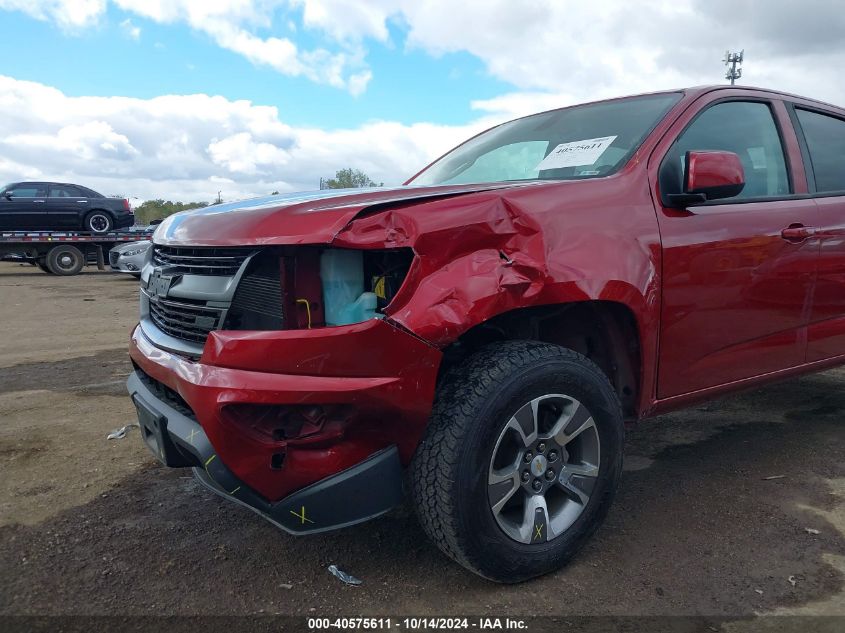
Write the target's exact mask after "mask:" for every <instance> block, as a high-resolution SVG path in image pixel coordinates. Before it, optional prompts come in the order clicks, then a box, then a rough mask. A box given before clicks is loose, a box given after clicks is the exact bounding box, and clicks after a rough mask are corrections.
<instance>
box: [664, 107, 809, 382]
mask: <svg viewBox="0 0 845 633" xmlns="http://www.w3.org/2000/svg"><path fill="white" fill-rule="evenodd" d="M722 94H723V93H722ZM735 94H736V93H735ZM740 94H741V93H740ZM702 101H703V103H702ZM702 101H699V102H698V103H697V104H696V106H697V108H696V111H695V113H694V114H692V115H690V114H685V115H684V116H683V117H682V119H681V120H679V121H678V122H677V123H676V127H675V128H673V131H672V132H670V134H674V135H675V137H676V140H675V141H674V143H673V144H672V145H671V146H670V147H669V149H668V151H666V153H665V154H664V156H663V157H662V162H661V167H660V170H661V171H660V173H661V178H660V182H661V184H663V183H664V179H663V177H662V175H663V173H664V172H663V170H664V169H669V168H671V167H672V164H671V162H670V161H675V165H678V164H679V163H680V164H681V165H682V164H683V161H684V160H685V153H686V152H687V151H694V150H724V151H730V152H734V153H736V154H737V155H738V156H739V157H740V160H741V162H742V165H743V168H744V171H745V183H746V184H745V187H744V189H743V190H742V192H741V193H740V194H739V195H737V196H735V197H733V198H727V199H722V200H714V201H712V202H707V203H705V204H703V205H700V206H692V207H687V208H674V207H673V206H668V205H667V203H666V202H665V195H664V196H661V195H660V193H658V195H657V196H656V202H657V214H658V222H659V225H660V232H661V240H662V244H663V251H662V252H663V305H662V308H661V323H660V349H659V355H658V386H657V392H658V398H668V397H671V396H676V395H681V394H685V393H690V392H693V391H697V390H700V389H706V388H708V387H715V386H718V385H723V384H727V383H731V382H734V381H738V380H742V379H745V378H751V377H754V376H759V375H762V374H766V373H768V372H773V371H777V370H780V369H786V368H789V367H794V366H796V365H801V364H802V363H804V357H805V353H806V348H807V325H808V322H809V317H810V310H811V306H812V294H813V288H814V284H815V277H816V265H817V258H818V248H819V242H818V239H817V238H815V237H814V236H813V227H815V226H816V221H817V210H816V207H815V203H814V201H813V200H811V199H809V198H808V197H807V196H806V195H804V196H801V197H799V196H796V195H795V193H794V189H795V188H794V187H793V185H792V183H791V178H790V170H789V165H790V164H791V163H790V161H789V159H788V157H787V153H786V152H785V151H784V145H783V141H782V134H781V132H782V129H783V126H789V125H790V124H789V119H788V117H787V116H786V110H785V109H784V108H783V104H782V103H781V104H780V105H779V107H780V110H782V115H780V116H776V115H775V109H774V104H773V103H772V102H770V101H767V100H762V99H760V98H755V97H751V96H749V97H748V98H730V99H724V98H721V99H720V98H719V93H718V92H717V93H715V94H714V93H711V94H710V95H708V96H705V97H704V98H703V100H702ZM696 106H694V107H696ZM678 128H681V129H678ZM789 132H790V133H792V130H791V128H790V129H789ZM793 138H794V137H793ZM796 149H797V147H796ZM793 159H794V157H793ZM678 173H683V171H682V170H678ZM666 182H669V183H671V182H673V181H672V180H671V179H669V180H668V181H666ZM802 184H803V183H802ZM674 186H675V185H674V184H672V185H671V187H674ZM678 186H682V183H678ZM666 188H667V190H668V189H669V186H668V185H667V187H666ZM662 193H663V194H665V193H667V191H664V192H662ZM671 193H680V191H677V192H675V191H672V192H671Z"/></svg>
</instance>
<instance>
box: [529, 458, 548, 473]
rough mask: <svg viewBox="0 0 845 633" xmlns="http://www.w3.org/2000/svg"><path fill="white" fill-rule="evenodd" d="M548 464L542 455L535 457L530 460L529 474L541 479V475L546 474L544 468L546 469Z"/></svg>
mask: <svg viewBox="0 0 845 633" xmlns="http://www.w3.org/2000/svg"><path fill="white" fill-rule="evenodd" d="M548 466H549V462H548V460H547V459H546V458H545V456H543V455H537V457H535V458H534V459H532V460H531V474H533V475H534V476H535V477H542V475H543V473H545V472H546V468H548Z"/></svg>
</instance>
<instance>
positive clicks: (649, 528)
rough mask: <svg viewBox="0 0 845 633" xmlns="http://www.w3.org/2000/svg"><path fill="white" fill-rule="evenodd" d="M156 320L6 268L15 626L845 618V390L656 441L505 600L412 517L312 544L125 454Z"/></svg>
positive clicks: (124, 302)
mask: <svg viewBox="0 0 845 633" xmlns="http://www.w3.org/2000/svg"><path fill="white" fill-rule="evenodd" d="M89 270H93V269H89ZM136 313H137V282H135V281H134V280H133V279H132V278H131V277H128V276H122V275H117V274H111V273H100V272H96V271H95V272H87V273H85V274H82V275H79V276H77V277H72V278H60V277H54V276H50V275H46V274H44V273H42V272H40V271H38V270H36V269H34V268H31V267H22V266H19V265H17V264H8V263H2V264H0V325H2V327H0V473H2V477H0V614H2V615H12V614H20V615H23V614H39V615H63V614H80V615H103V614H119V615H127V614H129V615H131V614H158V615H161V614H182V615H196V614H297V615H315V614H318V615H339V614H346V615H362V614H384V613H390V614H393V615H401V614H413V615H425V614H440V615H446V614H466V615H469V614H475V615H497V616H503V615H506V614H513V615H526V616H527V615H549V614H554V615H562V616H581V615H592V614H610V615H620V616H629V615H643V616H665V615H707V616H715V617H728V618H740V617H746V616H750V615H753V614H796V615H802V614H803V615H838V616H845V459H844V458H843V457H844V456H845V422H843V412H845V389H843V386H845V370H843V369H839V370H834V371H829V372H826V373H822V374H817V375H813V376H808V377H803V378H800V379H797V380H792V381H789V382H785V383H783V384H779V385H775V386H770V387H767V388H764V389H761V390H758V391H755V392H750V393H747V394H743V395H739V396H735V397H731V398H726V399H723V400H721V401H718V402H714V403H711V404H708V405H706V406H702V407H698V408H693V409H688V410H685V411H682V412H680V413H676V414H672V415H666V416H663V417H660V418H656V419H654V420H650V421H648V422H645V423H643V424H641V425H640V426H639V427H637V428H636V429H634V430H632V431H631V432H630V433H629V435H628V439H627V445H626V473H625V478H624V481H623V484H622V488H621V490H620V493H619V495H618V498H617V501H616V504H615V506H614V507H613V509H612V510H611V513H610V516H609V518H608V520H607V522H606V524H605V525H604V527H603V528H602V529H601V530H600V532H599V533H598V534H597V536H596V537H595V538H594V539H593V540H592V542H591V543H590V544H589V545H588V546H587V548H586V549H585V550H584V551H583V552H582V553H581V554H580V555H579V556H578V557H577V559H576V560H575V561H574V562H573V563H572V564H571V565H570V566H569V567H568V568H567V569H565V570H562V571H560V572H558V573H556V574H553V575H550V576H546V577H544V578H541V579H538V580H535V581H532V582H529V583H525V584H522V585H518V586H497V585H494V584H491V583H489V582H486V581H484V580H482V579H480V578H477V577H476V576H473V575H472V574H470V573H468V572H465V571H464V570H463V569H462V568H460V567H458V566H457V565H455V564H453V563H451V562H450V561H448V560H447V559H446V558H444V557H443V556H442V555H441V554H440V553H439V551H438V550H437V549H436V548H434V547H433V546H432V545H430V544H429V543H428V542H427V541H426V539H425V537H424V535H423V533H422V531H421V530H420V528H419V527H418V526H417V524H416V522H415V520H414V517H413V514H412V513H411V511H410V510H409V508H407V507H404V508H400V509H398V510H396V511H394V512H392V513H391V514H389V515H387V516H386V517H384V518H382V519H380V520H377V521H374V522H371V523H369V524H365V525H361V526H358V527H355V528H352V529H347V530H344V531H340V532H335V533H331V534H328V535H322V536H314V537H300V538H294V537H291V536H287V535H285V534H283V533H281V532H280V531H279V530H277V529H276V528H274V527H273V526H272V525H270V524H269V523H266V522H265V521H263V520H262V519H260V518H259V517H257V516H256V515H254V514H252V513H251V512H249V511H248V510H246V509H244V508H241V507H239V506H235V505H233V504H230V503H227V502H225V501H224V500H221V499H219V498H218V497H216V496H214V495H212V494H210V493H208V492H206V491H205V490H204V489H202V488H201V487H200V486H199V485H198V484H196V483H195V482H194V481H193V479H192V478H191V477H190V476H189V472H188V471H182V470H169V469H165V468H163V467H160V466H158V465H157V464H156V462H155V461H154V460H153V458H152V457H151V456H150V455H149V454H148V452H147V449H146V448H145V447H144V446H143V445H142V443H141V441H140V439H139V437H138V434H137V430H133V431H131V432H130V433H129V435H128V436H127V437H126V438H125V439H123V440H111V441H108V440H106V435H107V433H108V432H109V431H111V430H113V429H115V428H117V427H120V426H123V425H124V424H126V423H127V422H131V421H133V418H134V413H133V408H132V405H131V403H130V401H129V399H128V398H127V397H126V395H125V392H124V387H123V381H124V380H125V377H126V375H127V374H128V372H129V362H128V359H127V355H126V341H127V336H128V333H129V331H130V328H131V327H132V325H133V324H134V322H135V320H136ZM332 563H335V564H337V565H338V566H340V567H341V569H344V570H346V571H348V572H350V573H352V574H354V575H355V576H357V577H359V578H361V579H363V581H364V582H363V584H362V585H361V586H359V587H350V586H346V585H343V584H341V583H340V582H339V581H338V580H337V579H336V578H334V577H333V576H332V575H330V574H329V573H328V571H327V567H328V566H329V565H330V564H332ZM839 622H842V621H841V620H839ZM713 630H716V629H713Z"/></svg>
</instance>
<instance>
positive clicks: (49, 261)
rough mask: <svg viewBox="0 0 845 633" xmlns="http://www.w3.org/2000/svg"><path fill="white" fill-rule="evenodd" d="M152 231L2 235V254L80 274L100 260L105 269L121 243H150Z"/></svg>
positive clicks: (62, 272)
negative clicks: (110, 253)
mask: <svg viewBox="0 0 845 633" xmlns="http://www.w3.org/2000/svg"><path fill="white" fill-rule="evenodd" d="M151 235H152V229H150V230H144V231H114V232H111V233H104V234H101V235H94V234H91V233H81V232H55V231H34V232H29V231H27V232H23V231H21V232H17V231H4V232H0V255H7V254H10V253H21V254H23V255H26V256H27V257H29V258H31V259H32V260H34V261H35V263H36V264H37V266H38V267H39V268H40V269H41V270H43V271H44V272H45V273H51V274H54V275H65V276H68V275H76V274H78V273H79V272H80V271H81V270H82V268H83V266H85V264H86V263H87V262H88V259H89V257H96V261H97V268H99V269H100V270H105V267H106V266H105V263H106V262H105V257H106V255H105V254H106V253H108V251H109V250H110V249H112V248H113V247H114V246H117V245H118V244H124V243H126V242H138V241H141V240H148V239H150V236H151Z"/></svg>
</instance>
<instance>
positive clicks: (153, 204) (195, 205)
mask: <svg viewBox="0 0 845 633" xmlns="http://www.w3.org/2000/svg"><path fill="white" fill-rule="evenodd" d="M383 186H384V183H380V184H376V183H375V182H374V181H373V180H372V179H371V178H370V177H369V176H367V174H365V173H364V172H362V171H361V170H360V169H351V168H348V169H340V170H338V171H337V172H336V173H335V177H334V178H321V179H320V188H321V189H354V188H358V187H383ZM278 193H279V192H278V191H274V192H273V193H271V194H270V195H277V194H278ZM119 197H121V196H119ZM221 202H223V199H222V198H221V197H220V195H218V196H217V200H215V201H214V202H172V201H170V200H162V199H161V198H158V199H156V200H146V201H145V202H143V203H142V204H139V205H138V206H137V207H135V221H136V222H137V223H138V224H144V225H146V224H149V223H150V222H153V221H154V220H163V219H164V218H166V217H167V216H169V215H173V214H174V213H179V212H180V211H189V210H191V209H202V208H203V207H208V206H211V205H214V204H220V203H221Z"/></svg>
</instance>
